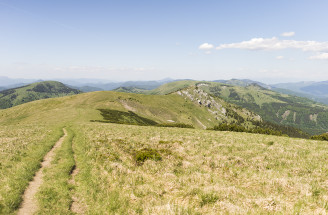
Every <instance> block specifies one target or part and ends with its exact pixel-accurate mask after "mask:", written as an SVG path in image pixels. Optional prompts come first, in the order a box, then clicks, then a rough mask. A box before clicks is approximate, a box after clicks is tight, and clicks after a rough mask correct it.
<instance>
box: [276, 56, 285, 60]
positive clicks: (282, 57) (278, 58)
mask: <svg viewBox="0 0 328 215" xmlns="http://www.w3.org/2000/svg"><path fill="white" fill-rule="evenodd" d="M276 59H277V60H282V59H284V56H277V57H276Z"/></svg>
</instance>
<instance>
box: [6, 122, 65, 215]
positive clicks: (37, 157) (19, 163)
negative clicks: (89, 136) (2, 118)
mask: <svg viewBox="0 0 328 215" xmlns="http://www.w3.org/2000/svg"><path fill="white" fill-rule="evenodd" d="M61 135H62V132H61V130H60V129H58V128H56V127H51V126H44V125H42V126H41V125H39V126H38V125H35V124H33V125H7V126H0V176H1V177H0V214H11V213H14V211H16V210H17V209H18V208H19V206H20V204H21V201H22V195H23V193H24V191H25V189H26V187H27V185H28V183H29V181H30V180H32V178H33V176H34V174H35V172H36V171H37V170H38V169H39V168H40V162H41V161H42V159H43V157H44V155H45V154H46V153H47V152H48V151H49V150H50V148H51V147H52V146H53V144H55V142H56V141H57V139H58V138H59V137H60V136H61Z"/></svg>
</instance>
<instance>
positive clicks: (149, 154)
mask: <svg viewBox="0 0 328 215" xmlns="http://www.w3.org/2000/svg"><path fill="white" fill-rule="evenodd" d="M135 159H136V162H137V163H138V164H143V162H145V161H146V160H148V159H149V160H154V161H160V160H162V157H161V155H160V154H159V153H158V151H157V150H156V149H150V148H144V149H141V150H140V151H137V152H136V153H135Z"/></svg>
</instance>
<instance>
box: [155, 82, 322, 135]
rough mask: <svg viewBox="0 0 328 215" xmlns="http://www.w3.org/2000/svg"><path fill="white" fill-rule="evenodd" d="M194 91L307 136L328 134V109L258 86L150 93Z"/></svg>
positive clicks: (175, 86) (177, 85)
mask: <svg viewBox="0 0 328 215" xmlns="http://www.w3.org/2000/svg"><path fill="white" fill-rule="evenodd" d="M186 86H187V87H188V86H189V87H190V86H191V87H197V88H199V89H201V90H203V91H205V92H207V93H209V94H210V95H213V96H216V97H219V98H222V99H223V100H225V101H226V102H229V103H233V104H236V105H238V106H240V107H243V108H246V109H248V110H250V111H252V112H254V113H256V114H258V115H260V116H261V117H262V119H263V120H265V121H269V122H272V123H277V124H280V125H287V126H293V127H296V128H300V129H302V130H304V131H306V132H308V133H310V134H319V133H323V132H326V131H327V130H328V112H327V110H328V107H327V106H325V105H321V104H318V103H316V102H313V101H312V100H310V99H307V98H302V97H296V96H291V95H286V94H281V93H278V92H274V91H271V90H268V89H265V88H263V87H261V86H259V85H256V84H252V85H249V86H246V87H240V86H232V85H227V84H221V83H214V82H196V81H191V82H185V81H183V82H173V83H170V84H165V85H162V86H161V87H160V88H158V89H155V90H152V91H150V92H149V93H152V94H157V93H158V94H168V93H173V92H176V91H178V90H179V89H183V88H184V87H186Z"/></svg>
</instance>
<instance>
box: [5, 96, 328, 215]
mask: <svg viewBox="0 0 328 215" xmlns="http://www.w3.org/2000/svg"><path fill="white" fill-rule="evenodd" d="M133 96H134V95H133V94H123V93H111V92H98V93H97V92H96V93H89V94H81V95H77V96H69V97H63V98H58V99H46V100H40V101H35V102H31V103H27V104H23V105H19V106H16V107H13V108H10V109H7V110H2V111H0V116H1V117H0V214H15V213H16V212H17V209H18V208H19V207H20V205H21V203H22V195H23V193H24V191H25V189H26V188H27V186H28V183H29V181H31V180H32V179H33V176H34V174H35V173H36V172H37V171H38V170H39V168H40V164H41V161H42V159H43V157H44V156H45V154H46V153H47V152H49V151H50V149H51V148H52V146H53V145H54V144H55V143H56V142H57V141H58V139H59V138H60V137H61V136H63V130H62V128H63V127H65V129H66V130H67V132H68V136H67V137H65V139H64V142H63V144H62V146H61V148H58V149H56V151H55V156H54V159H53V161H52V163H51V165H50V166H49V167H47V168H45V169H44V171H43V175H44V177H43V183H42V185H41V187H40V189H39V190H38V193H37V194H36V198H37V199H38V203H39V204H38V210H37V214H74V213H77V214H325V213H327V212H328V191H327V189H328V163H327V161H328V144H327V142H325V141H314V140H305V139H296V138H289V137H278V136H269V135H260V134H248V133H234V132H222V131H211V130H202V129H187V128H167V127H153V126H135V125H124V124H111V123H100V122H90V120H101V119H102V117H101V115H100V112H99V111H98V110H97V109H99V108H111V109H115V110H121V111H127V109H126V108H125V106H124V105H128V106H129V108H134V109H135V110H136V113H138V114H140V115H142V116H145V117H149V118H151V119H153V120H156V119H157V118H155V117H154V118H152V117H151V116H153V115H154V116H155V115H156V114H154V113H155V112H154V113H153V112H152V111H151V110H156V111H158V110H159V109H158V107H161V106H163V107H165V108H163V109H160V110H162V111H161V112H158V114H157V115H156V116H157V117H159V118H158V119H161V120H158V121H159V122H165V121H166V120H167V119H174V117H175V116H176V117H177V119H179V120H180V121H179V120H177V121H179V122H185V123H189V122H190V121H188V120H187V119H188V117H185V118H184V115H183V114H182V115H180V114H179V108H178V107H179V106H183V105H185V104H186V103H187V102H186V101H185V100H184V99H182V100H180V99H179V98H180V97H177V96H176V95H173V96H172V95H170V96H160V97H159V98H158V100H156V101H153V103H152V100H154V99H155V98H157V97H155V96H145V97H143V96H142V95H138V97H133ZM132 98H136V99H137V100H138V101H139V102H140V104H139V102H136V101H135V100H133V99H132ZM122 102H123V103H122ZM124 102H125V103H124ZM141 104H146V106H145V107H146V108H144V106H142V105H141ZM147 105H149V106H147ZM171 106H174V107H171ZM189 106H190V108H189ZM166 110H175V111H174V112H172V113H171V115H169V117H167V116H166V114H167V112H166ZM183 110H184V111H185V112H186V113H188V114H187V115H190V114H193V113H195V114H196V115H197V114H199V116H203V118H205V116H207V114H208V113H207V112H208V111H207V112H206V111H205V110H202V109H196V107H193V106H191V103H190V104H189V103H188V105H187V106H185V109H183ZM203 112H206V114H205V113H203ZM156 113H157V112H156ZM187 115H186V114H185V116H187ZM184 119H186V121H183V120H184ZM199 119H201V118H200V117H199ZM73 170H76V172H75V175H74V174H73Z"/></svg>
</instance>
